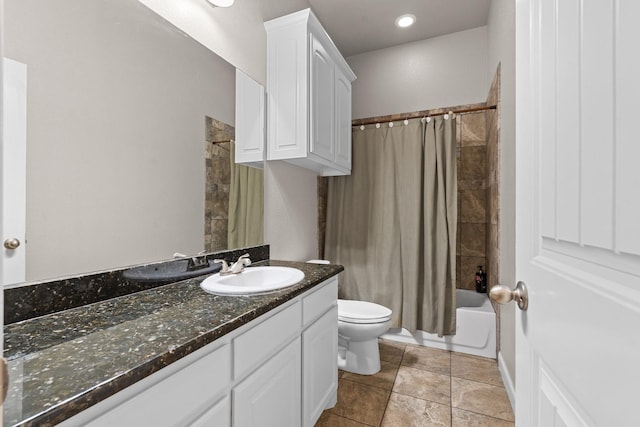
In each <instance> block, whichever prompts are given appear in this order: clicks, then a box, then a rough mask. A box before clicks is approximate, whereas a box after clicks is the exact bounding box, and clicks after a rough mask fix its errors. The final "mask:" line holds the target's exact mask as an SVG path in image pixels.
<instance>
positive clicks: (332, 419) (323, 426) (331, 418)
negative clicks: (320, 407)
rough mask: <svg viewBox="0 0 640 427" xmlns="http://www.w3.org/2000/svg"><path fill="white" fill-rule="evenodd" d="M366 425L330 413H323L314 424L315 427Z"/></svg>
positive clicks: (358, 426)
mask: <svg viewBox="0 0 640 427" xmlns="http://www.w3.org/2000/svg"><path fill="white" fill-rule="evenodd" d="M365 426H367V424H362V423H359V422H357V421H353V420H350V419H348V418H344V417H339V416H337V415H333V414H332V413H330V412H327V411H325V412H323V413H322V415H321V416H320V419H319V420H318V422H317V423H316V425H315V427H365Z"/></svg>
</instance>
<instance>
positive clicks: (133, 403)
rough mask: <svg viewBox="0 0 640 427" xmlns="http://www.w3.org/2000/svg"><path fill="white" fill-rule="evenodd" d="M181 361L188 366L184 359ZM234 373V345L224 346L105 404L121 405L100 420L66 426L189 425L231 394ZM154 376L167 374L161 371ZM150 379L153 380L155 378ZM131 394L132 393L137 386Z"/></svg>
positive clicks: (73, 422)
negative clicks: (146, 385)
mask: <svg viewBox="0 0 640 427" xmlns="http://www.w3.org/2000/svg"><path fill="white" fill-rule="evenodd" d="M211 345H213V344H211ZM185 359H187V360H189V359H191V358H188V357H187V358H185ZM180 362H182V363H185V362H184V359H183V360H182V361H180ZM180 362H178V363H180ZM230 371H231V346H229V345H224V346H223V347H221V348H218V349H217V350H215V351H213V352H211V353H209V354H206V355H205V356H203V357H200V358H199V359H197V360H195V361H193V362H191V363H189V364H188V365H187V366H185V367H184V368H182V369H180V370H178V371H177V372H175V373H173V374H171V375H170V376H169V377H167V378H165V379H163V380H161V381H160V382H158V383H156V384H154V385H152V386H151V387H149V388H147V389H146V390H144V391H142V392H139V393H137V394H135V395H133V396H127V394H126V393H122V394H118V395H115V396H112V397H111V398H110V399H107V400H105V401H103V402H101V403H102V405H105V404H114V403H116V405H117V406H115V407H114V408H113V409H111V410H109V411H108V412H106V413H104V414H102V415H100V416H99V417H97V418H95V419H93V420H91V421H88V422H87V421H86V420H82V419H81V418H77V417H76V418H75V419H74V418H70V419H69V420H67V424H65V425H83V426H86V427H110V426H117V425H156V426H159V425H165V426H169V425H185V424H187V423H188V421H189V419H190V418H193V416H194V415H196V414H201V413H204V412H205V411H208V410H210V408H211V407H212V406H214V403H216V401H217V400H218V399H220V396H221V395H222V396H223V395H224V394H225V393H226V392H227V390H228V388H229V386H230V383H231V378H230ZM154 375H163V373H162V371H159V372H157V373H156V374H154ZM147 379H148V380H152V379H153V376H151V377H148V378H147ZM129 391H130V392H132V391H133V387H132V388H131V389H130V390H129ZM116 401H120V402H121V403H120V404H117V402H116ZM96 409H98V408H97V407H96ZM81 415H83V414H82V413H81Z"/></svg>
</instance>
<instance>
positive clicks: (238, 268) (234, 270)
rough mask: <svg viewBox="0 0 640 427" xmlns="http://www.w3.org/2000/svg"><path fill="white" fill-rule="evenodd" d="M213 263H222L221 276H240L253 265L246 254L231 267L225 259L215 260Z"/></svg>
mask: <svg viewBox="0 0 640 427" xmlns="http://www.w3.org/2000/svg"><path fill="white" fill-rule="evenodd" d="M213 262H219V263H222V269H221V270H220V275H221V276H226V275H228V274H239V273H242V270H244V268H245V267H246V266H248V265H251V260H250V259H249V254H244V255H242V256H241V257H240V258H238V260H237V261H236V262H234V263H233V264H232V265H231V266H229V264H227V261H225V260H223V259H214V260H213Z"/></svg>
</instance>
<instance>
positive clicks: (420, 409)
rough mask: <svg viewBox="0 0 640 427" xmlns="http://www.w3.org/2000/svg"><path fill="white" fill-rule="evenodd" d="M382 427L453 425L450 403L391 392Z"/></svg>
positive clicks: (444, 426)
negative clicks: (440, 402)
mask: <svg viewBox="0 0 640 427" xmlns="http://www.w3.org/2000/svg"><path fill="white" fill-rule="evenodd" d="M381 426H382V427H422V426H425V427H426V426H434V427H436V426H438V427H449V426H451V408H450V407H449V406H448V405H441V404H439V403H435V402H430V401H427V400H422V399H418V398H416V397H411V396H406V395H404V394H398V393H391V397H390V398H389V404H388V405H387V410H386V411H385V413H384V418H383V419H382V424H381Z"/></svg>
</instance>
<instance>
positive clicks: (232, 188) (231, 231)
mask: <svg viewBox="0 0 640 427" xmlns="http://www.w3.org/2000/svg"><path fill="white" fill-rule="evenodd" d="M230 152H231V174H230V176H231V184H230V185H229V221H228V229H227V245H228V247H229V249H236V248H244V247H248V246H256V245H260V244H262V243H263V242H264V237H263V235H264V234H263V224H264V219H263V217H264V173H263V171H262V170H261V169H256V168H251V167H247V166H243V165H238V164H236V161H235V152H236V149H235V143H234V142H231V145H230Z"/></svg>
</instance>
